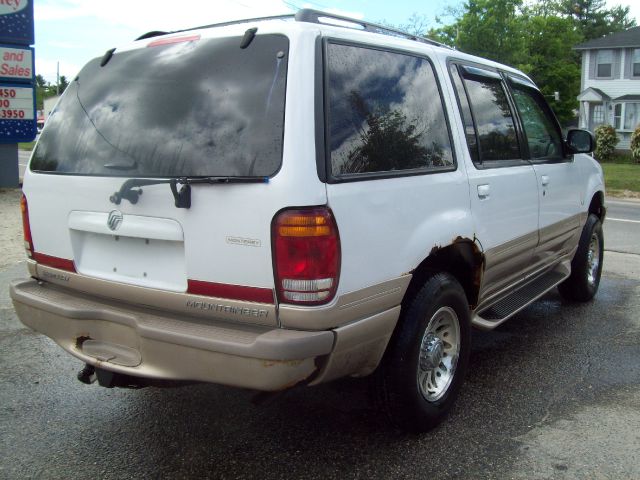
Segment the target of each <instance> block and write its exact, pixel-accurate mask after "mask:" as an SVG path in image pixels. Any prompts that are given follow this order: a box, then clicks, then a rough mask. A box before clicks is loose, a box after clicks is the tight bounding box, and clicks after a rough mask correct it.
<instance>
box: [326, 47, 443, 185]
mask: <svg viewBox="0 0 640 480" xmlns="http://www.w3.org/2000/svg"><path fill="white" fill-rule="evenodd" d="M326 69H327V71H326V73H327V82H326V92H327V97H328V98H327V103H328V105H327V106H328V108H327V110H328V111H327V115H328V129H327V134H328V150H329V152H330V156H331V157H330V158H331V173H332V175H333V177H344V176H350V175H354V174H367V173H384V172H387V173H388V172H392V173H393V172H399V173H405V174H406V173H411V171H415V172H416V173H419V172H421V171H425V170H448V169H452V168H455V165H454V159H453V152H452V149H451V141H450V137H449V130H448V126H447V121H446V117H445V112H444V107H443V105H442V100H441V96H440V91H439V88H438V84H437V82H436V78H435V74H434V71H433V67H432V65H431V63H430V62H429V61H428V60H426V59H424V58H420V57H414V56H411V55H405V54H400V53H395V52H388V51H381V50H375V49H371V48H364V47H360V46H353V45H343V44H337V43H329V44H328V45H327V56H326Z"/></svg>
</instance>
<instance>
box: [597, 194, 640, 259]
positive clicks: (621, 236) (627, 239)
mask: <svg viewBox="0 0 640 480" xmlns="http://www.w3.org/2000/svg"><path fill="white" fill-rule="evenodd" d="M606 205H607V218H606V219H605V222H604V233H605V248H606V249H607V250H610V251H612V252H619V253H634V254H636V255H640V201H638V200H635V201H634V200H620V199H615V198H608V199H607V200H606Z"/></svg>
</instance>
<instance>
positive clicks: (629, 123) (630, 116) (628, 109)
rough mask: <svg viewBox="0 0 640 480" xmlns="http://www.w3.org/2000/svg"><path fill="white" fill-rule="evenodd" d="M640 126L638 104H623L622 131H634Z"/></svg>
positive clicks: (639, 106)
mask: <svg viewBox="0 0 640 480" xmlns="http://www.w3.org/2000/svg"><path fill="white" fill-rule="evenodd" d="M639 124H640V103H625V104H624V130H634V129H635V128H636V127H637V126H638V125H639Z"/></svg>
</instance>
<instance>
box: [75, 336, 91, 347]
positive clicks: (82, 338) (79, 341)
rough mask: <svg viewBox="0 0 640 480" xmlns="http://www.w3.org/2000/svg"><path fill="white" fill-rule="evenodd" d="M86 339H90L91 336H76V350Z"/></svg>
mask: <svg viewBox="0 0 640 480" xmlns="http://www.w3.org/2000/svg"><path fill="white" fill-rule="evenodd" d="M87 340H91V337H90V336H89V335H80V336H79V337H77V338H76V348H77V349H78V350H82V344H83V343H84V342H86V341H87Z"/></svg>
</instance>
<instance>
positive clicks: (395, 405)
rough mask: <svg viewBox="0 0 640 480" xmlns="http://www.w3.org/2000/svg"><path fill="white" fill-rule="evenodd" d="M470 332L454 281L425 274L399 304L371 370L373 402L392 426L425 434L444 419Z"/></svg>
mask: <svg viewBox="0 0 640 480" xmlns="http://www.w3.org/2000/svg"><path fill="white" fill-rule="evenodd" d="M470 334H471V332H470V320H469V305H468V302H467V297H466V295H465V293H464V290H463V289H462V287H461V286H460V284H459V283H458V281H457V280H456V279H455V278H454V277H453V276H451V275H449V274H447V273H434V274H432V275H430V276H429V277H428V278H427V280H426V281H425V283H424V284H423V286H422V287H421V288H420V290H418V291H417V293H416V294H415V295H414V296H413V298H410V299H409V301H408V302H406V305H403V309H402V313H401V316H400V320H399V323H398V326H397V327H396V331H395V333H394V335H393V336H392V338H391V341H390V342H389V346H388V348H387V351H386V353H385V357H384V358H383V361H382V364H381V365H380V368H379V369H378V370H377V372H376V377H375V380H376V387H377V393H378V399H379V400H380V402H381V404H382V405H381V406H382V408H383V409H384V410H385V411H386V413H387V415H388V417H389V420H390V421H391V422H392V423H393V424H395V425H396V426H398V427H400V428H401V429H403V430H406V431H411V432H424V431H427V430H430V429H432V428H433V427H435V426H436V425H438V424H439V423H440V422H441V421H442V420H443V419H444V418H445V416H446V415H447V413H448V412H449V410H450V409H451V406H452V405H453V403H454V401H455V399H456V397H457V395H458V392H459V390H460V387H461V385H462V383H463V380H464V376H465V373H466V370H467V366H468V363H469V351H470V346H471V338H470ZM434 365H436V366H435V367H434Z"/></svg>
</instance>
